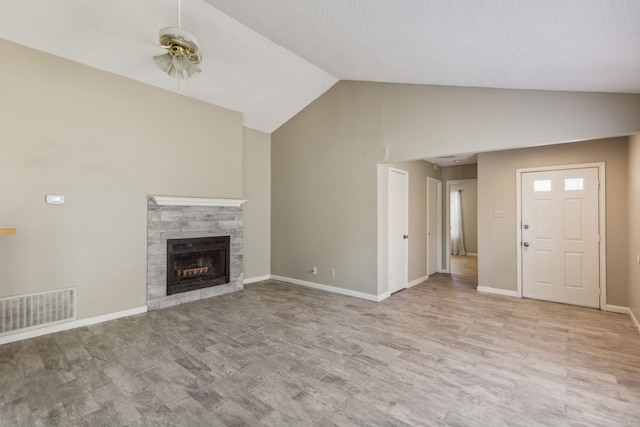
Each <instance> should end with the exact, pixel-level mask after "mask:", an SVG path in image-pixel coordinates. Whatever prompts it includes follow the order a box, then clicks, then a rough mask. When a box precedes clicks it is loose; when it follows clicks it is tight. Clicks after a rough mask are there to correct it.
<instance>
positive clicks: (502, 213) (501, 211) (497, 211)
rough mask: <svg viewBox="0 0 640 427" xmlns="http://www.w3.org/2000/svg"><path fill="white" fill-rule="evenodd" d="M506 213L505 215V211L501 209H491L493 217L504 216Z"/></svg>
mask: <svg viewBox="0 0 640 427" xmlns="http://www.w3.org/2000/svg"><path fill="white" fill-rule="evenodd" d="M506 215H507V212H506V211H503V210H501V209H496V210H494V211H493V217H494V218H504V217H505V216H506Z"/></svg>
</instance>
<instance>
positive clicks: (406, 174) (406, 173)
mask: <svg viewBox="0 0 640 427" xmlns="http://www.w3.org/2000/svg"><path fill="white" fill-rule="evenodd" d="M392 173H398V174H400V175H403V176H404V183H405V187H406V190H407V191H406V194H407V197H406V203H405V208H404V209H405V214H406V218H405V224H406V228H405V230H404V234H405V235H409V171H406V170H403V169H398V168H394V167H391V166H390V167H389V168H388V170H387V180H388V182H387V195H388V196H387V265H388V267H387V283H388V284H387V290H388V292H389V294H391V293H394V292H398V291H400V290H402V289H406V288H407V286H408V285H409V239H405V240H404V249H403V250H404V254H405V257H404V258H405V263H404V277H405V279H406V280H405V283H404V286H403V287H402V288H401V289H397V290H391V280H390V277H389V276H390V274H391V209H393V206H392V205H391V174H392Z"/></svg>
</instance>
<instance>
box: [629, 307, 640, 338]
mask: <svg viewBox="0 0 640 427" xmlns="http://www.w3.org/2000/svg"><path fill="white" fill-rule="evenodd" d="M629 317H631V321H632V322H633V324H634V325H635V326H636V330H637V331H638V333H639V334H640V322H638V319H636V316H635V315H634V314H633V311H631V309H629Z"/></svg>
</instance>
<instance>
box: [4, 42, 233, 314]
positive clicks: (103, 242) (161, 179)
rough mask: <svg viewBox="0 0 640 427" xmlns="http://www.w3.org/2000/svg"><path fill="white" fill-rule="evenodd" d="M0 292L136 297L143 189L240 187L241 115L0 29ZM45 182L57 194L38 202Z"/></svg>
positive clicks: (229, 192)
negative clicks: (15, 40)
mask: <svg viewBox="0 0 640 427" xmlns="http://www.w3.org/2000/svg"><path fill="white" fill-rule="evenodd" d="M0 52H1V53H2V56H3V57H5V58H11V61H10V62H11V67H5V69H4V71H3V79H4V81H5V83H4V84H2V85H0V99H1V100H2V102H0V120H1V121H2V124H1V126H0V144H1V145H0V195H2V202H0V223H4V224H7V225H11V226H15V227H16V228H17V234H16V235H14V236H4V237H2V236H0V297H1V296H7V295H15V294H24V293H30V292H38V291H45V290H51V289H58V288H64V287H70V286H77V287H78V317H79V318H86V317H91V316H97V315H101V314H105V313H111V312H117V311H121V310H126V309H130V308H134V307H140V306H144V305H145V304H146V252H147V226H146V222H147V221H146V212H147V208H146V206H147V196H148V195H170V196H202V197H221V198H242V195H243V187H242V116H241V115H240V114H239V113H237V112H232V111H229V110H226V109H223V108H218V107H214V106H211V105H209V104H205V103H202V102H199V101H197V100H194V99H190V98H187V97H184V96H180V95H177V94H175V93H172V92H167V91H163V90H159V89H157V88H154V87H151V86H147V85H144V84H141V83H138V82H135V81H133V80H129V79H125V78H122V77H119V76H116V75H113V74H109V73H105V72H102V71H98V70H96V69H93V68H90V67H86V66H83V65H79V64H77V63H74V62H71V61H67V60H64V59H61V58H58V57H54V56H52V55H48V54H44V53H41V52H38V51H35V50H32V49H28V48H25V47H22V46H19V45H16V44H12V43H9V42H6V41H2V40H0ZM46 194H63V195H65V196H66V199H67V203H66V204H64V205H58V206H55V205H47V204H45V202H44V198H45V195H46Z"/></svg>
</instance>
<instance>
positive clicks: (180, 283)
mask: <svg viewBox="0 0 640 427" xmlns="http://www.w3.org/2000/svg"><path fill="white" fill-rule="evenodd" d="M230 243H231V237H230V236H216V237H196V238H189V239H168V240H167V295H173V294H178V293H181V292H188V291H193V290H196V289H203V288H208V287H210V286H217V285H223V284H225V283H229V280H230V273H231V272H230V268H229V267H230Z"/></svg>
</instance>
